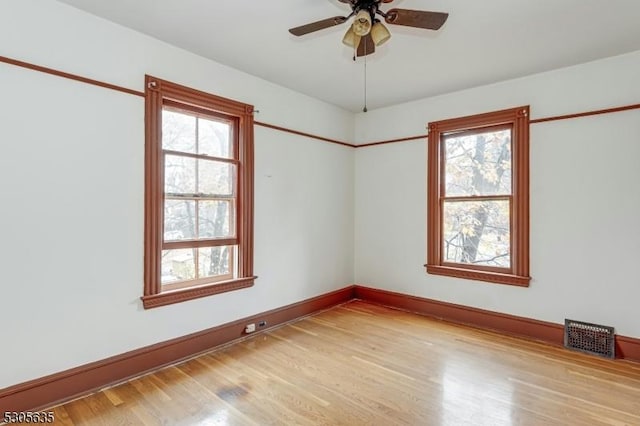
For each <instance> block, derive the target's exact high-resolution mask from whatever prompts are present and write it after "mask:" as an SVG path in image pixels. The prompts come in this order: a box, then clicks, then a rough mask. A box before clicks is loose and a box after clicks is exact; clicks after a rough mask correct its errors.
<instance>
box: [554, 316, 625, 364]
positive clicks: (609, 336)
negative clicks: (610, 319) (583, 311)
mask: <svg viewBox="0 0 640 426" xmlns="http://www.w3.org/2000/svg"><path fill="white" fill-rule="evenodd" d="M614 336H615V334H614V332H613V327H607V326H605V325H598V324H589V323H588V322H580V321H573V320H568V319H565V320H564V346H565V347H567V348H569V349H574V350H576V351H580V352H586V353H589V354H593V355H598V356H602V357H605V358H615V338H614Z"/></svg>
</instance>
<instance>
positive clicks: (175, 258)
mask: <svg viewBox="0 0 640 426" xmlns="http://www.w3.org/2000/svg"><path fill="white" fill-rule="evenodd" d="M196 251H197V249H178V250H162V278H161V280H160V282H161V283H162V284H169V283H172V282H176V281H184V280H192V279H195V278H196Z"/></svg>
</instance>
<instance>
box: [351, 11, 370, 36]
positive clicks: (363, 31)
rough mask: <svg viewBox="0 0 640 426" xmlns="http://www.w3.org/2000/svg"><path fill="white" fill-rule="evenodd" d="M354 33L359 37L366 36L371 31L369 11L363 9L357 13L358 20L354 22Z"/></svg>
mask: <svg viewBox="0 0 640 426" xmlns="http://www.w3.org/2000/svg"><path fill="white" fill-rule="evenodd" d="M352 28H353V32H354V33H355V34H356V35H357V36H360V37H362V36H366V35H367V34H369V31H371V14H370V13H369V11H368V10H365V9H362V10H361V11H360V12H358V13H357V15H356V18H355V19H354V20H353V25H352Z"/></svg>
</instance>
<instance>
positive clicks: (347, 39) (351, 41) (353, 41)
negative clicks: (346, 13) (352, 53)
mask: <svg viewBox="0 0 640 426" xmlns="http://www.w3.org/2000/svg"><path fill="white" fill-rule="evenodd" d="M360 38H361V37H360V36H359V35H356V33H354V32H353V28H352V27H349V29H348V30H347V32H346V33H344V37H342V43H343V44H345V45H347V46H349V47H351V48H356V47H358V45H359V44H360Z"/></svg>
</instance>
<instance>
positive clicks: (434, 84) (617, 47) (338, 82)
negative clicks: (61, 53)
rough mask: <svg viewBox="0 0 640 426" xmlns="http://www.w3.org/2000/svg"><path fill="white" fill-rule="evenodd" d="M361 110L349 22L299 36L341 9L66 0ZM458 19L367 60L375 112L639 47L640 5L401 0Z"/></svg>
mask: <svg viewBox="0 0 640 426" xmlns="http://www.w3.org/2000/svg"><path fill="white" fill-rule="evenodd" d="M59 1H62V2H63V3H67V4H70V5H72V6H75V7H78V8H80V9H83V10H85V11H88V12H90V13H93V14H95V15H98V16H101V17H104V18H106V19H108V20H111V21H114V22H117V23H119V24H122V25H124V26H127V27H130V28H133V29H135V30H138V31H140V32H143V33H146V34H148V35H151V36H153V37H155V38H158V39H160V40H163V41H166V42H168V43H171V44H173V45H175V46H178V47H181V48H184V49H186V50H189V51H192V52H194V53H197V54H199V55H202V56H204V57H208V58H210V59H213V60H215V61H217V62H220V63H223V64H227V65H229V66H231V67H234V68H236V69H239V70H242V71H245V72H247V73H249V74H253V75H255V76H258V77H261V78H264V79H265V80H269V81H271V82H274V83H277V84H279V85H282V86H285V87H289V88H291V89H293V90H296V91H298V92H301V93H305V94H307V95H309V96H312V97H314V98H317V99H321V100H324V101H326V102H329V103H332V104H335V105H338V106H340V107H342V108H345V109H347V110H351V111H360V110H361V109H362V104H363V87H364V83H363V68H364V67H363V59H362V58H360V59H358V61H357V62H353V60H352V54H353V52H352V50H351V49H349V48H348V47H346V46H344V45H343V44H342V43H341V40H342V36H343V34H344V32H345V31H346V29H347V26H348V24H343V25H340V26H337V27H333V28H329V29H326V30H322V31H319V32H317V33H314V34H310V35H306V36H303V37H294V36H292V35H291V34H289V32H288V31H287V29H289V28H291V27H296V26H299V25H302V24H306V23H309V22H312V21H317V20H320V19H324V18H328V17H331V16H337V15H347V14H348V13H349V12H350V9H349V6H348V5H345V4H343V3H340V2H339V1H338V0H228V1H219V0H109V1H105V0H59ZM391 7H400V8H406V9H420V10H432V11H440V12H448V13H449V14H450V15H449V20H448V21H447V22H446V23H445V25H444V26H443V27H442V28H441V29H440V30H439V31H437V32H434V31H428V30H419V29H413V28H407V27H402V26H396V25H389V26H388V27H389V29H390V31H391V33H392V38H391V40H389V41H388V42H387V43H386V44H385V45H383V46H381V47H379V48H378V50H377V51H376V53H374V54H373V55H371V56H368V57H367V73H368V77H367V78H368V85H367V86H368V107H369V109H370V110H371V109H374V108H378V107H382V106H387V105H392V104H396V103H401V102H405V101H409V100H414V99H419V98H423V97H428V96H433V95H438V94H442V93H447V92H453V91H457V90H461V89H465V88H470V87H474V86H479V85H483V84H488V83H493V82H498V81H502V80H506V79H511V78H516V77H521V76H525V75H529V74H534V73H538V72H541V71H547V70H551V69H555V68H561V67H565V66H569V65H574V64H579V63H583V62H588V61H591V60H595V59H599V58H604V57H608V56H614V55H618V54H622V53H626V52H631V51H634V50H640V0H395V1H394V2H393V3H389V4H386V5H383V6H382V7H381V9H382V10H388V9H390V8H391Z"/></svg>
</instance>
